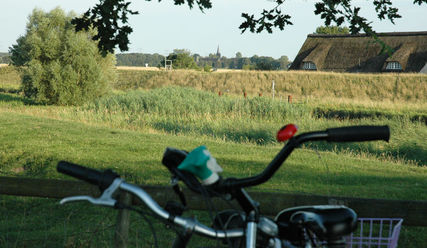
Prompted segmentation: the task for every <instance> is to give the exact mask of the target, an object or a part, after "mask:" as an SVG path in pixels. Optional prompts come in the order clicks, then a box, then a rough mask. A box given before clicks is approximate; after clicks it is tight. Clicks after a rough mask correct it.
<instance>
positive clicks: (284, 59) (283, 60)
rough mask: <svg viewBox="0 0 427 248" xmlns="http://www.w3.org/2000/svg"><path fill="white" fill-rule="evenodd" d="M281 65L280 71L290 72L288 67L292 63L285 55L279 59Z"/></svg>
mask: <svg viewBox="0 0 427 248" xmlns="http://www.w3.org/2000/svg"><path fill="white" fill-rule="evenodd" d="M279 63H280V69H282V70H288V66H289V64H290V63H291V61H289V58H288V56H285V55H283V56H281V57H280V58H279Z"/></svg>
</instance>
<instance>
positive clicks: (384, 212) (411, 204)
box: [0, 177, 427, 247]
mask: <svg viewBox="0 0 427 248" xmlns="http://www.w3.org/2000/svg"><path fill="white" fill-rule="evenodd" d="M141 187H142V188H143V189H144V190H145V191H146V192H147V193H148V194H150V195H151V197H153V199H154V200H156V201H157V202H158V203H159V205H160V206H164V205H165V204H166V201H167V200H171V199H177V197H176V195H175V194H174V192H173V190H172V189H171V187H167V186H148V185H145V186H141ZM184 193H185V195H186V198H187V204H188V205H189V206H190V207H191V209H193V210H206V209H207V208H206V206H205V201H203V200H201V198H200V196H199V195H197V194H194V193H192V192H190V191H188V190H184ZM249 193H250V195H251V196H252V197H253V198H254V199H255V200H256V201H259V202H260V203H261V213H262V214H264V215H270V216H274V215H275V214H276V213H278V212H279V211H280V210H282V209H284V208H288V207H294V206H303V205H331V204H340V205H341V204H342V205H346V206H348V207H350V208H352V209H354V210H355V211H356V213H357V214H358V217H368V218H369V217H377V218H403V219H404V222H403V224H404V225H407V226H427V201H402V200H384V199H365V198H351V197H338V196H321V195H311V194H290V193H273V192H257V191H249ZM0 194H5V195H15V196H32V197H47V198H64V197H67V196H74V195H91V196H99V195H100V191H99V189H98V188H97V187H96V186H93V185H90V184H87V183H84V182H81V181H71V180H56V179H34V178H17V177H0ZM120 199H121V200H122V201H125V202H128V203H129V202H131V201H133V203H134V204H139V203H138V202H136V201H135V200H132V198H131V197H130V195H129V194H123V195H121V197H120ZM213 203H214V204H215V206H216V208H217V209H218V210H221V209H226V208H229V207H228V205H227V204H226V203H225V202H223V201H221V200H216V199H213ZM263 206H266V207H263ZM128 221H129V214H128V213H127V212H126V211H120V212H119V221H118V224H117V227H116V247H125V246H126V239H127V232H128Z"/></svg>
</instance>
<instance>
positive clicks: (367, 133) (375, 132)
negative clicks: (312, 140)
mask: <svg viewBox="0 0 427 248" xmlns="http://www.w3.org/2000/svg"><path fill="white" fill-rule="evenodd" d="M326 133H327V134H328V137H327V139H326V140H327V141H328V142H357V141H371V140H384V141H387V142H388V140H389V139H390V128H389V127H388V126H351V127H340V128H330V129H326Z"/></svg>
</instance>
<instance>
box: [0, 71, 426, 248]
mask: <svg viewBox="0 0 427 248" xmlns="http://www.w3.org/2000/svg"><path fill="white" fill-rule="evenodd" d="M123 73H125V74H126V75H124V74H123V75H122V77H121V79H122V81H121V82H122V83H121V84H119V85H116V91H115V92H113V93H112V94H110V95H108V96H105V97H103V98H102V99H99V100H97V101H94V102H92V103H89V104H86V105H84V106H79V107H71V106H41V105H31V102H30V101H28V100H26V99H24V98H23V97H22V95H21V94H20V93H19V84H18V83H17V82H18V81H19V73H18V72H16V70H14V69H13V68H12V69H11V68H8V69H7V70H4V68H0V89H3V90H0V124H1V125H0V133H1V136H0V175H2V176H25V177H40V178H65V177H64V176H62V175H59V174H58V173H57V172H56V171H55V165H56V163H57V162H58V161H59V160H69V161H72V162H75V163H81V164H85V165H90V166H92V167H94V168H100V169H102V168H112V169H114V170H116V171H118V172H119V173H120V174H121V175H123V176H124V177H125V178H126V180H129V181H131V182H135V183H143V184H157V185H165V184H167V183H168V182H169V174H168V172H167V170H166V169H165V168H163V166H162V165H161V163H160V161H161V156H162V153H163V151H164V149H165V148H166V147H167V146H172V147H178V148H182V149H187V150H191V149H192V148H194V147H196V146H199V145H202V144H204V145H207V147H208V148H209V150H210V151H211V153H212V154H213V155H214V156H215V157H216V158H217V160H218V162H219V163H220V164H221V166H222V167H223V168H224V173H223V175H224V176H226V177H227V176H233V177H243V176H249V175H254V174H255V173H258V172H260V171H261V170H262V169H263V168H264V167H265V166H266V164H267V163H268V162H269V161H270V160H271V159H272V157H273V156H274V154H275V153H277V152H278V151H279V149H280V147H281V145H280V144H277V143H276V142H275V141H274V134H275V131H276V130H277V129H278V128H280V127H281V126H282V125H283V124H286V123H290V122H292V123H296V124H297V125H298V126H299V128H300V132H304V131H313V130H316V129H324V128H329V127H336V126H345V125H358V124H378V125H385V124H387V125H389V126H390V127H391V131H392V138H391V141H390V143H385V142H372V143H365V144H344V145H334V144H327V143H320V144H314V143H313V144H309V145H308V146H306V147H305V148H308V149H298V150H297V151H296V152H295V153H294V154H292V155H291V157H290V158H289V160H288V161H287V162H286V164H285V165H284V166H283V168H281V169H280V170H279V171H278V173H277V174H276V175H275V176H274V177H273V178H272V180H270V181H269V182H268V183H265V184H263V185H262V186H260V187H257V188H256V190H261V191H280V192H301V193H308V194H323V195H338V196H354V197H368V198H385V199H402V200H427V190H426V189H427V167H426V164H427V156H426V154H427V143H426V142H425V140H427V126H426V125H425V122H424V119H423V118H424V116H425V115H426V113H427V108H426V106H427V105H426V102H425V97H427V96H426V95H421V94H419V95H418V96H416V97H415V96H411V97H405V94H406V93H404V92H406V91H402V92H400V91H397V93H396V95H395V96H396V98H395V100H393V99H392V98H391V97H389V96H385V95H384V96H381V97H384V99H385V101H384V102H383V101H382V100H378V99H380V97H378V98H376V97H371V96H369V95H367V94H365V95H362V96H361V97H353V100H352V98H350V97H347V96H346V97H342V98H340V97H339V95H338V94H337V95H334V97H333V99H335V100H336V103H337V104H334V103H331V102H328V101H326V100H325V99H319V98H317V94H320V93H316V92H317V90H314V91H313V92H315V93H313V94H312V95H296V97H295V99H296V101H295V102H294V103H293V104H288V103H287V102H285V101H284V100H283V99H282V101H280V97H277V95H276V98H275V100H274V101H273V100H272V99H271V98H270V97H268V96H266V94H264V96H263V97H257V96H255V95H256V94H255V93H256V91H257V89H256V87H255V89H252V92H253V95H249V97H248V98H246V99H244V98H243V97H242V96H241V91H240V92H239V90H236V91H229V92H228V93H226V94H225V95H223V96H221V97H219V96H218V95H217V90H218V88H210V86H209V85H210V83H207V81H206V84H204V85H202V87H200V85H199V86H195V85H191V84H192V83H187V84H184V83H180V82H181V81H180V80H184V79H185V78H186V80H190V79H189V78H191V77H194V78H195V81H193V82H196V81H197V80H199V76H198V74H200V75H204V74H206V75H208V76H209V77H210V76H212V75H215V73H198V72H182V74H184V75H181V76H180V75H178V74H179V72H166V73H170V74H161V75H160V76H159V77H166V76H165V75H169V76H168V77H171V78H174V77H177V78H178V79H177V80H176V82H177V85H181V86H184V87H170V85H171V84H172V83H171V82H166V83H164V84H160V83H159V85H156V84H155V82H159V81H154V79H153V78H154V77H157V76H156V74H155V73H165V72H144V73H148V74H143V73H142V72H139V71H135V72H134V73H135V74H134V75H133V74H132V73H131V72H129V71H125V72H123ZM140 73H142V74H140ZM151 73H154V76H153V75H152V74H151ZM240 73H241V72H233V74H236V75H239V74H240ZM247 73H248V74H250V77H251V78H256V77H261V76H260V75H263V73H264V72H256V73H255V72H247ZM264 74H268V73H264ZM272 74H275V73H272ZM295 74H296V75H297V74H298V75H297V76H299V77H307V78H311V79H310V80H319V79H318V78H324V77H326V78H327V77H332V76H333V75H332V74H323V73H319V75H317V74H311V73H310V74H305V75H304V74H303V73H295ZM174 75H175V76H174ZM221 75H227V72H224V73H221ZM241 76H242V77H243V75H241ZM276 76H277V77H279V76H280V77H282V76H285V77H288V76H289V77H291V74H286V73H283V74H281V73H277V75H274V76H271V75H267V76H265V77H266V78H267V79H266V80H267V81H269V80H271V78H272V77H276ZM335 76H336V77H338V78H339V77H341V75H340V74H337V75H335ZM356 76H360V77H362V78H363V77H365V78H370V77H372V78H378V79H375V80H378V82H383V81H381V80H383V79H382V78H381V76H380V75H355V76H354V77H356ZM394 76H396V75H394ZM126 77H128V78H130V79H129V80H128V81H126V82H125V78H126ZM132 77H134V78H138V80H141V81H138V80H137V79H135V81H132V80H133V79H132ZM144 77H145V79H143V78H144ZM180 77H182V78H181V79H180ZM200 77H201V76H200ZM213 77H220V78H221V77H222V76H213ZM229 77H232V76H230V75H227V76H226V78H227V80H230V78H229ZM384 77H386V79H384V82H385V81H387V80H388V78H387V77H393V75H385V76H384ZM150 78H151V79H150ZM399 78H400V79H399V80H402V81H404V82H406V83H405V84H404V85H407V86H405V87H407V88H408V89H413V90H414V91H419V92H420V93H422V92H423V90H425V87H426V86H425V85H426V83H427V82H426V80H425V77H423V76H419V75H399ZM402 78H404V79H402ZM144 80H145V81H144ZM150 80H152V81H150ZM156 80H160V79H156ZM206 80H207V79H206ZM212 80H214V79H212ZM215 80H219V79H218V78H216V79H215ZM275 80H278V81H277V82H276V83H277V84H278V85H279V83H278V82H279V79H278V78H277V79H275ZM336 80H338V79H336ZM355 80H356V79H355ZM372 80H373V81H372V82H374V81H375V80H374V79H372ZM405 80H406V81H405ZM254 81H256V80H255V79H254ZM356 81H357V80H356ZM138 82H139V84H140V85H139V84H137V83H138ZM209 82H210V81H209ZM229 82H230V81H227V85H228V84H229ZM399 82H400V81H399ZM323 83H324V81H322V82H321V83H317V84H318V85H320V84H323ZM254 84H255V85H256V84H258V81H256V82H254ZM355 84H356V83H355ZM417 84H420V85H417ZM157 86H168V87H159V88H157ZM190 86H193V87H190ZM186 87H189V88H186ZM245 87H248V89H249V87H251V84H250V83H249V84H246V86H245ZM286 87H287V86H286ZM289 87H291V86H289ZM299 87H301V85H300V86H299ZM319 87H320V86H319ZM325 87H331V86H330V85H329V86H328V85H326V86H325ZM151 88H154V89H152V90H148V89H151ZM195 88H199V89H200V88H201V89H203V91H201V90H196V89H195ZM236 89H237V88H236ZM318 90H319V91H320V92H321V91H322V90H325V91H330V90H331V89H318ZM338 91H339V90H337V92H338ZM342 91H344V89H342ZM367 91H369V90H368V89H365V91H364V92H365V93H366V92H367ZM224 92H226V91H224ZM248 92H249V90H248ZM279 92H281V91H279ZM384 94H385V93H384ZM408 94H409V93H408ZM297 96H300V97H297ZM396 99H399V100H396ZM76 206H77V205H76ZM85 206H87V205H78V206H77V207H76V208H75V209H74V210H73V208H72V207H66V208H64V209H60V207H59V206H56V205H55V204H54V203H53V202H52V201H50V200H44V199H42V200H40V199H31V198H29V199H26V198H16V197H15V198H14V197H4V196H2V197H1V198H0V210H1V212H2V213H3V214H2V215H0V216H1V217H0V246H1V247H3V246H5V247H22V246H25V247H36V246H37V247H39V246H43V245H44V246H45V247H56V246H65V247H80V246H86V247H93V246H95V247H97V246H99V247H104V246H106V245H107V246H108V245H111V240H109V239H108V237H110V238H111V225H112V224H111V223H114V218H115V217H114V213H111V211H110V212H108V211H109V210H97V209H94V208H87V207H85ZM46 208H51V209H54V210H52V211H43V209H46ZM7 209H14V210H13V211H7ZM19 209H22V211H23V212H24V214H23V215H22V216H21V215H18V213H19V212H20V210H19ZM83 210H85V211H88V213H87V214H82V216H79V217H77V215H79V214H77V213H80V212H81V211H83ZM69 211H71V212H69ZM97 213H98V214H99V215H101V217H98V218H96V217H94V215H96V214H97ZM199 214H200V215H203V213H198V215H199ZM34 215H39V216H40V218H35V216H34ZM104 215H105V216H106V217H105V218H102V216H104ZM202 218H206V217H202ZM134 219H135V220H137V219H138V218H137V217H134ZM82 222H90V224H88V225H87V227H84V226H82V225H81V224H82ZM96 223H98V224H96ZM135 225H137V226H138V228H142V231H141V233H139V232H134V233H133V234H132V237H131V240H132V244H133V246H135V247H137V246H142V247H149V246H144V244H145V243H144V242H141V241H139V243H138V240H144V239H142V238H141V237H142V236H147V235H149V229H148V227H147V226H146V225H145V226H144V227H141V225H143V224H142V223H141V222H140V221H135ZM50 226H52V227H51V228H50ZM157 227H158V228H159V226H157ZM40 230H46V231H43V232H40ZM58 230H60V231H58ZM159 230H161V229H159ZM425 232H426V228H408V227H404V229H403V231H402V235H401V241H400V245H399V246H400V247H422V245H423V244H425V243H427V240H426V237H425V235H423V234H425ZM73 233H77V234H75V235H74V234H73ZM95 233H96V235H95ZM168 235H169V234H168ZM168 237H169V236H168ZM150 240H151V238H150ZM97 242H99V244H98V243H97ZM150 242H151V241H150Z"/></svg>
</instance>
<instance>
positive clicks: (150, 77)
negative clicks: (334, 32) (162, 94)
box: [115, 70, 427, 103]
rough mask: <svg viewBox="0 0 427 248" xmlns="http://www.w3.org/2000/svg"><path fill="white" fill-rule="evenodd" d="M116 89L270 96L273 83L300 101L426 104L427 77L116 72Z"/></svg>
mask: <svg viewBox="0 0 427 248" xmlns="http://www.w3.org/2000/svg"><path fill="white" fill-rule="evenodd" d="M118 72H119V75H120V76H119V81H118V83H117V84H116V85H115V87H116V88H117V89H122V90H124V89H129V88H131V89H137V88H143V89H150V88H156V87H159V86H166V85H180V86H190V87H194V88H196V89H203V90H208V91H211V92H216V93H218V92H219V91H221V92H223V93H224V92H229V93H233V94H239V95H240V94H242V93H243V92H247V94H249V95H252V96H255V95H258V94H259V93H263V94H264V95H266V94H270V92H271V87H272V82H273V81H274V82H275V90H276V95H277V96H279V97H280V96H283V97H286V96H287V95H289V94H290V95H293V96H295V97H299V98H310V97H312V98H327V99H331V98H335V99H337V98H341V99H342V98H344V99H356V100H358V101H367V100H369V101H391V102H402V101H404V102H416V103H425V102H426V101H427V75H423V74H354V73H352V74H350V73H331V72H305V71H304V72H302V71H288V72H276V71H269V72H267V71H237V72H226V73H205V72H197V71H185V70H178V71H134V70H133V71H131V70H119V71H118Z"/></svg>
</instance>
